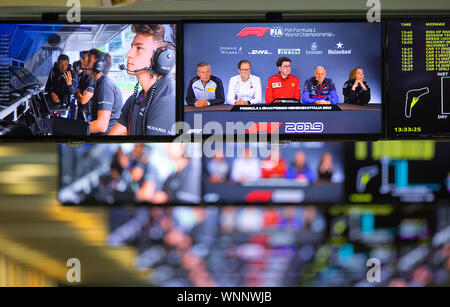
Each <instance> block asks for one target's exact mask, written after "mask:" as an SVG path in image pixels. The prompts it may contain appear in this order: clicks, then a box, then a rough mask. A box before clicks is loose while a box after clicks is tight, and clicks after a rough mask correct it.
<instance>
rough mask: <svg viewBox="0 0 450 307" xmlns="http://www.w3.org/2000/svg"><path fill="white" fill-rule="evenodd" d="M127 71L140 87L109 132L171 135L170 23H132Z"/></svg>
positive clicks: (172, 43)
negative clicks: (132, 35) (134, 34)
mask: <svg viewBox="0 0 450 307" xmlns="http://www.w3.org/2000/svg"><path fill="white" fill-rule="evenodd" d="M131 30H132V31H133V32H134V33H136V36H135V37H134V39H133V42H132V43H131V49H130V50H129V51H128V53H127V55H126V57H127V68H126V69H127V72H128V74H130V75H134V76H136V77H137V78H138V81H139V84H140V85H141V87H142V90H141V91H140V92H139V93H138V91H137V87H136V90H135V93H134V94H133V95H132V96H130V97H129V98H128V100H127V102H126V103H125V105H124V106H123V108H122V112H121V115H120V118H119V121H118V123H117V124H116V125H115V126H114V128H113V129H112V130H111V132H110V133H109V135H174V134H175V133H174V131H173V129H174V124H175V120H176V119H175V79H174V76H173V72H172V69H173V67H174V66H175V38H174V32H173V29H172V27H171V26H170V25H162V24H134V25H133V26H132V27H131Z"/></svg>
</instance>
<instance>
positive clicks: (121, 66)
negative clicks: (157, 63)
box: [119, 64, 151, 73]
mask: <svg viewBox="0 0 450 307" xmlns="http://www.w3.org/2000/svg"><path fill="white" fill-rule="evenodd" d="M119 69H120V70H126V71H128V72H133V73H137V72H140V71H144V70H148V71H150V70H151V69H150V68H148V67H144V68H140V69H135V70H128V69H127V66H126V65H125V64H120V65H119Z"/></svg>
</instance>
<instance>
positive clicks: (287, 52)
mask: <svg viewBox="0 0 450 307" xmlns="http://www.w3.org/2000/svg"><path fill="white" fill-rule="evenodd" d="M278 54H283V55H299V54H302V50H301V49H299V48H289V49H286V48H284V49H278Z"/></svg>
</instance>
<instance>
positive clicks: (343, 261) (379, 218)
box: [108, 205, 450, 287]
mask: <svg viewBox="0 0 450 307" xmlns="http://www.w3.org/2000/svg"><path fill="white" fill-rule="evenodd" d="M109 216H110V234H109V236H108V243H109V244H110V245H112V246H124V245H129V246H133V247H135V248H136V251H137V254H138V255H137V257H136V261H135V265H136V267H137V268H138V269H139V270H141V271H142V272H145V273H146V274H148V275H147V276H148V281H149V284H151V285H155V286H172V287H176V286H178V287H180V286H183V287H185V286H191V287H192V286H221V287H238V286H241V287H242V286H253V287H259V286H261V287H276V286H291V287H293V286H359V287H370V286H372V287H376V286H383V287H386V286H389V287H394V286H414V287H421V286H445V285H448V284H449V281H450V280H449V270H450V210H449V208H447V207H446V206H442V207H433V208H431V207H428V208H423V207H421V206H410V207H403V208H400V207H397V208H396V207H393V206H390V205H363V206H355V205H353V206H351V205H344V206H331V207H328V208H327V209H325V208H320V207H315V206H289V205H288V206H276V207H270V206H264V207H258V206H246V207H239V206H237V207H236V206H230V207H213V206H207V207H164V208H162V207H160V208H155V207H153V208H150V209H149V208H139V209H134V210H130V209H126V208H120V209H118V208H115V209H112V210H111V211H110V214H109ZM369 260H370V261H375V262H371V263H378V265H379V267H380V279H379V280H377V275H376V273H373V274H372V273H370V272H369V270H371V266H373V264H371V265H368V264H367V263H368V261H369ZM368 276H370V277H371V280H370V281H369V279H368Z"/></svg>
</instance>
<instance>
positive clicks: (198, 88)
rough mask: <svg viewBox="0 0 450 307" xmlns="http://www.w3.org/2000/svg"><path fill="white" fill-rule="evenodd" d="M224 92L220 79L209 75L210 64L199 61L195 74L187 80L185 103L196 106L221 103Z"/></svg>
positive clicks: (223, 99) (223, 98) (201, 106)
mask: <svg viewBox="0 0 450 307" xmlns="http://www.w3.org/2000/svg"><path fill="white" fill-rule="evenodd" d="M224 101H225V94H224V90H223V85H222V80H220V79H219V78H218V77H215V76H212V75H211V66H210V65H209V64H208V63H205V62H201V63H199V64H198V65H197V76H196V77H194V78H192V79H191V81H189V85H188V88H187V93H186V103H187V104H188V105H191V106H195V107H196V108H203V107H206V106H209V105H218V104H223V103H224Z"/></svg>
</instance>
